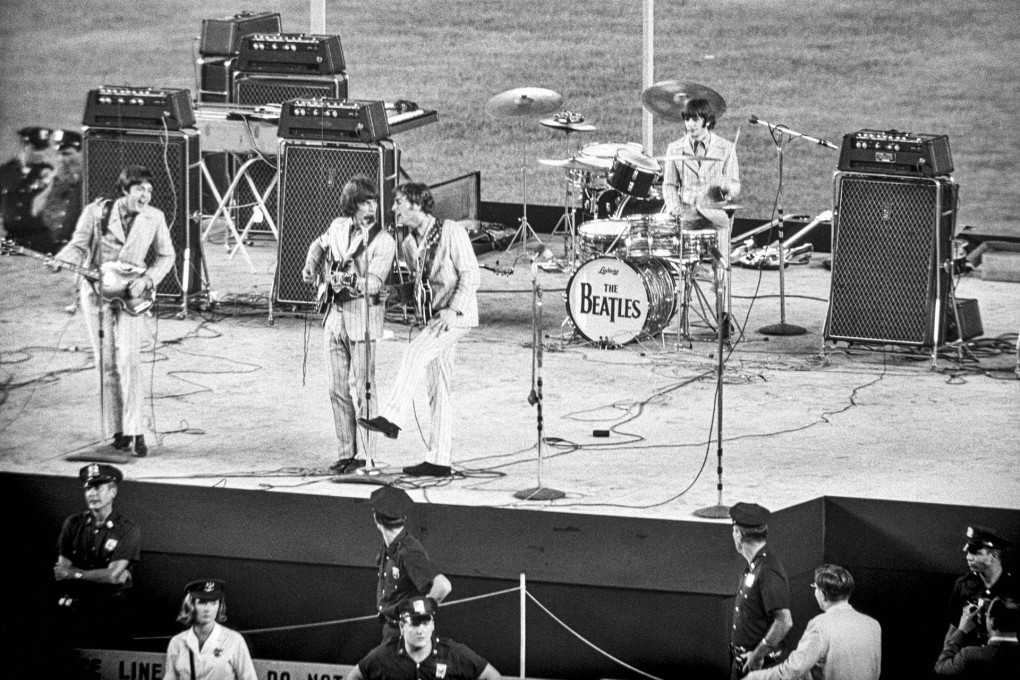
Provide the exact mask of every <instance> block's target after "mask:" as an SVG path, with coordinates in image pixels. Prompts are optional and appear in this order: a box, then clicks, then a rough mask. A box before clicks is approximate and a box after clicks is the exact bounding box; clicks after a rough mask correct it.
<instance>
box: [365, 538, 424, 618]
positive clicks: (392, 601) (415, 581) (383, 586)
mask: <svg viewBox="0 0 1020 680" xmlns="http://www.w3.org/2000/svg"><path fill="white" fill-rule="evenodd" d="M378 562H379V583H378V586H377V588H376V604H377V605H378V607H379V614H380V615H381V616H382V617H384V618H385V619H387V620H388V621H391V622H395V621H396V619H397V608H398V607H399V605H400V603H401V602H403V601H404V600H406V599H408V598H411V597H414V596H415V595H424V594H426V593H428V590H429V588H430V587H431V584H432V580H433V579H434V578H435V577H436V575H437V574H439V570H438V569H436V566H435V565H434V564H432V560H430V559H429V555H428V553H427V552H425V548H423V547H422V545H421V543H419V542H418V539H416V538H414V537H413V536H411V535H410V534H408V533H407V530H406V529H405V530H403V531H401V532H400V533H399V534H397V537H396V538H395V539H394V540H393V542H392V543H390V544H389V546H387V547H386V548H384V549H383V550H382V551H381V552H380V553H379V559H378Z"/></svg>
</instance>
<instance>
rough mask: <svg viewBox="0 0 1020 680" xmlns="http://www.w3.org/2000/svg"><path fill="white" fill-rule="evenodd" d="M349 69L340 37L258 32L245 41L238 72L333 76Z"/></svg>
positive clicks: (242, 39)
mask: <svg viewBox="0 0 1020 680" xmlns="http://www.w3.org/2000/svg"><path fill="white" fill-rule="evenodd" d="M345 68H346V63H345V62H344V50H343V46H342V45H341V44H340V36H338V35H306V34H304V33H254V34H252V35H246V36H244V37H243V38H241V49H240V52H239V54H238V61H237V70H238V71H247V72H262V73H315V74H318V75H332V74H334V73H343V72H344V69H345Z"/></svg>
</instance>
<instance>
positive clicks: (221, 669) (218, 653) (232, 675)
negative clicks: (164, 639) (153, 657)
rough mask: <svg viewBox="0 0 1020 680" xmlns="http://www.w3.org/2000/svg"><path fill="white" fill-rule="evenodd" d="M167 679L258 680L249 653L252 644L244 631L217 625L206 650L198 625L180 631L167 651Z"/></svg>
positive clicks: (164, 676) (165, 675)
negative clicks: (243, 633)
mask: <svg viewBox="0 0 1020 680" xmlns="http://www.w3.org/2000/svg"><path fill="white" fill-rule="evenodd" d="M188 650H191V652H192V653H193V654H194V658H195V677H194V678H192V677H191V660H190V658H189V656H190V655H189V654H188ZM163 678H164V680H258V677H257V676H256V675H255V665H254V664H253V663H252V662H251V655H250V654H249V653H248V644H247V643H246V642H245V641H244V638H243V637H241V634H240V633H238V632H236V631H233V630H230V629H229V628H225V627H223V626H221V625H220V624H218V623H215V624H213V630H212V633H211V634H210V635H209V639H208V640H206V641H205V645H203V647H202V650H201V651H199V649H198V637H197V636H196V635H195V630H194V628H190V627H189V628H188V629H187V630H186V631H184V632H181V633H178V634H177V635H175V636H174V637H173V638H172V639H171V640H170V646H169V647H168V648H167V650H166V669H165V671H164V675H163Z"/></svg>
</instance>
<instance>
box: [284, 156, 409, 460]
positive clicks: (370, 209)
mask: <svg viewBox="0 0 1020 680" xmlns="http://www.w3.org/2000/svg"><path fill="white" fill-rule="evenodd" d="M378 211H379V190H378V188H377V186H376V185H375V184H374V183H373V182H372V180H371V179H369V178H368V177H366V176H364V175H355V176H354V177H352V178H351V179H350V180H348V182H347V183H346V184H345V185H344V188H343V189H342V190H341V193H340V213H341V214H340V217H337V218H336V219H335V220H333V222H332V223H331V224H330V225H329V228H328V229H327V230H326V231H325V232H324V233H323V234H322V235H320V236H319V237H318V238H317V239H315V240H314V241H312V244H311V245H310V246H309V247H308V255H307V257H306V258H305V266H304V269H303V270H302V272H301V276H302V278H303V279H304V280H305V282H307V283H314V282H315V281H316V279H319V280H321V282H322V283H321V285H320V289H321V295H320V300H321V303H322V307H323V309H322V310H321V311H322V312H324V313H325V315H326V316H325V319H324V320H323V328H324V329H325V349H326V362H327V363H328V371H329V399H330V403H331V404H332V406H333V420H334V424H335V425H336V438H337V446H338V449H339V460H337V461H336V462H335V463H334V464H333V465H332V466H331V467H330V470H331V471H332V472H335V473H337V474H345V473H350V472H354V471H355V470H357V469H358V468H361V467H364V466H365V459H364V457H358V442H357V434H358V426H357V423H356V421H355V417H356V416H357V415H358V414H361V415H362V416H364V417H366V418H367V417H370V416H371V415H372V414H371V413H368V412H367V411H366V410H365V409H364V404H365V401H366V400H365V376H366V372H367V375H368V380H369V382H370V384H372V385H374V384H375V361H371V360H369V357H367V356H366V347H365V334H366V318H365V294H366V291H367V294H368V319H367V326H368V328H367V332H368V337H369V338H370V342H371V343H372V345H375V344H376V341H377V340H378V339H379V338H380V337H381V336H382V331H383V317H384V315H385V304H384V302H385V299H384V297H381V296H380V293H382V292H383V290H384V289H385V285H386V279H387V277H388V276H389V274H390V271H391V270H392V268H393V258H394V256H395V255H396V252H397V243H396V241H395V240H394V239H393V237H392V236H390V234H389V233H388V232H387V231H386V229H384V228H383V226H382V225H381V224H379V223H378V219H377V213H378ZM369 349H370V350H371V351H372V352H373V356H374V347H370V348H369ZM352 369H353V370H352ZM353 394H357V402H358V403H357V404H355V401H354V397H353ZM375 400H376V397H374V396H373V402H374V401H375ZM362 453H364V452H362Z"/></svg>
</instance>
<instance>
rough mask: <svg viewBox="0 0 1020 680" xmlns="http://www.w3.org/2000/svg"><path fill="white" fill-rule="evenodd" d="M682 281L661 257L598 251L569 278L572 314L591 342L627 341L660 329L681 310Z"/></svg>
mask: <svg viewBox="0 0 1020 680" xmlns="http://www.w3.org/2000/svg"><path fill="white" fill-rule="evenodd" d="M675 293H676V284H675V282H674V280H673V276H672V273H671V272H670V271H669V269H668V267H667V266H666V265H665V264H664V263H663V262H661V261H658V260H651V261H649V262H642V263H637V262H628V261H627V260H620V259H617V258H615V257H597V258H595V259H593V260H589V261H588V262H585V263H584V264H583V265H581V266H580V267H578V269H577V271H575V272H574V274H573V276H571V277H570V281H569V282H568V283H567V314H568V315H569V316H570V319H571V321H572V322H573V324H574V328H576V329H577V332H578V333H580V335H581V336H582V337H583V338H584V339H586V340H588V341H589V342H596V343H598V342H611V343H615V344H620V345H623V344H626V343H628V342H630V341H632V340H634V339H635V338H637V337H638V336H640V335H642V334H645V335H649V336H651V335H655V334H656V333H658V332H660V331H661V330H662V329H663V328H665V327H666V324H667V323H669V319H670V317H672V316H673V314H674V313H675V312H676V294H675Z"/></svg>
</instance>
